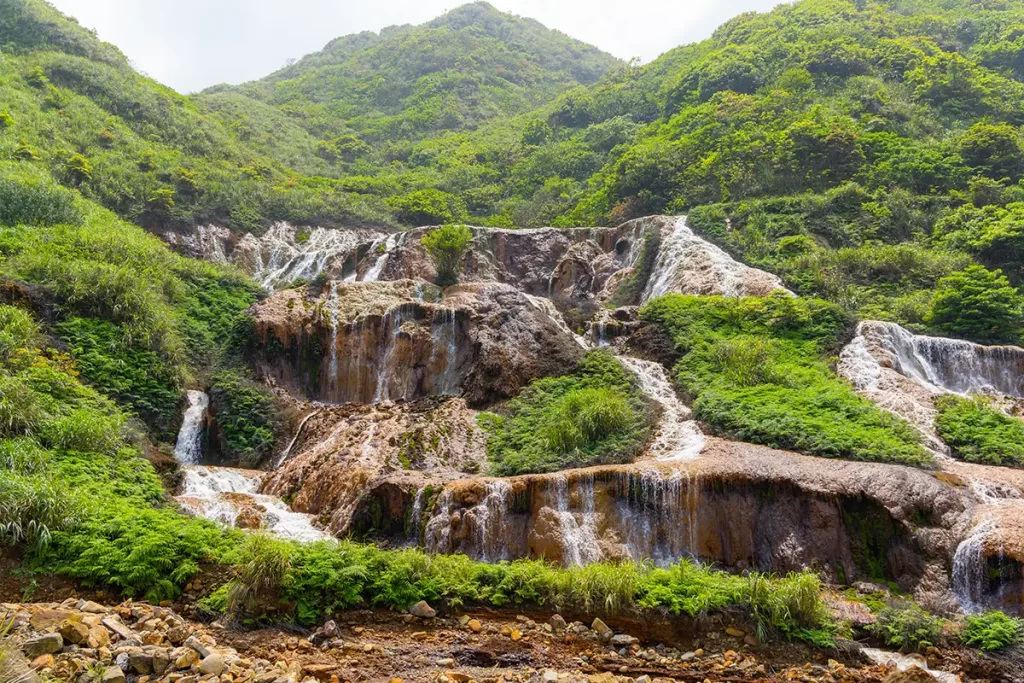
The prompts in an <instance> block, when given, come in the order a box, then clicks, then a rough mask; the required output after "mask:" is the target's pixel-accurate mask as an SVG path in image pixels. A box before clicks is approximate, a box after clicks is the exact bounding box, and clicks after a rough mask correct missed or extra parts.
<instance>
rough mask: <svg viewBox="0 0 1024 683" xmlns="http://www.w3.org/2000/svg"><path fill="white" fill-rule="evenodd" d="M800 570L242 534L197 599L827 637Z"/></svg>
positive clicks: (314, 618) (316, 613) (252, 606)
mask: <svg viewBox="0 0 1024 683" xmlns="http://www.w3.org/2000/svg"><path fill="white" fill-rule="evenodd" d="M821 590H822V585H821V582H820V580H819V579H818V577H817V576H815V575H814V574H813V573H810V572H804V573H800V574H789V575H786V576H782V577H778V576H770V575H766V574H760V573H757V572H753V573H751V574H749V575H747V576H734V575H731V574H727V573H724V572H718V571H714V570H712V569H710V568H708V567H705V566H701V565H698V564H694V563H692V562H689V561H686V560H684V561H682V562H680V563H678V564H676V565H673V566H672V567H669V568H663V569H657V568H654V567H651V566H649V565H644V564H636V563H632V562H627V563H623V564H618V565H610V564H592V565H589V566H586V567H570V568H559V567H554V566H552V565H550V564H546V563H544V562H542V561H537V560H517V561H515V562H503V563H500V564H484V563H481V562H474V561H473V560H471V559H469V558H468V557H466V556H464V555H427V554H425V553H423V552H422V551H419V550H399V551H394V550H391V551H389V550H381V549H379V548H377V547H376V546H372V545H360V544H356V543H351V542H345V541H342V542H334V541H331V542H321V543H307V544H302V545H299V544H292V543H288V542H285V541H280V540H275V539H273V538H270V537H268V536H264V535H262V534H256V535H250V536H249V537H247V538H246V540H245V542H244V543H243V544H242V546H241V548H240V550H239V553H238V557H237V571H236V576H235V578H234V579H232V581H231V582H229V583H228V584H226V585H225V586H224V587H223V588H222V589H221V590H220V591H218V592H217V593H216V594H214V595H213V596H211V597H210V598H209V599H208V600H207V601H206V606H207V607H209V608H213V609H216V610H218V611H222V610H225V609H228V610H234V611H235V612H236V613H237V614H240V615H247V614H248V615H250V616H256V615H258V614H259V610H260V608H264V609H265V608H266V607H267V606H268V605H271V604H275V603H276V602H278V601H280V602H283V603H285V604H289V605H292V606H293V609H294V610H295V615H296V617H297V619H298V621H299V623H302V624H315V623H318V622H319V621H321V620H323V619H325V618H327V617H329V616H331V615H332V614H335V613H337V612H339V611H341V610H345V609H351V608H353V607H357V606H360V605H374V606H382V607H396V608H398V609H405V608H408V607H409V606H410V605H412V604H414V603H415V602H417V601H419V600H427V601H428V602H430V603H431V604H434V605H438V604H443V605H447V606H450V607H453V608H459V607H462V606H471V605H489V606H493V607H504V606H507V605H517V606H519V605H542V606H548V607H552V608H554V609H560V608H566V607H572V608H575V609H582V610H585V611H588V612H594V613H601V614H621V613H628V612H633V611H636V610H639V609H664V610H667V611H668V612H670V613H672V614H676V615H680V614H683V615H686V616H689V617H697V616H702V615H705V614H708V613H713V612H718V611H722V610H725V609H729V608H739V609H741V610H743V611H744V612H745V613H746V614H747V615H748V616H749V617H750V619H751V621H752V622H753V623H754V624H755V625H756V626H757V628H758V630H759V631H760V632H761V634H762V635H764V636H765V637H766V638H768V637H777V636H778V635H780V634H781V635H784V636H787V637H792V638H805V639H807V638H819V639H821V638H823V639H826V640H828V639H830V638H831V635H830V634H831V631H832V626H831V624H830V623H829V621H828V612H827V610H826V608H825V603H824V601H823V600H822V597H821Z"/></svg>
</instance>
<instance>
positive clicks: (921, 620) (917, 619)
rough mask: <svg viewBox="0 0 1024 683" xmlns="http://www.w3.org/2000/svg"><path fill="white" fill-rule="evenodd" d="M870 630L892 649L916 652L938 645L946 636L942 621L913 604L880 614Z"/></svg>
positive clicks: (890, 609) (903, 605) (887, 609)
mask: <svg viewBox="0 0 1024 683" xmlns="http://www.w3.org/2000/svg"><path fill="white" fill-rule="evenodd" d="M870 630H871V633H872V634H873V635H874V636H875V637H876V638H878V639H879V640H881V641H882V642H883V643H885V644H886V645H888V646H889V647H895V648H897V649H899V650H900V651H902V652H913V651H915V650H924V649H925V648H927V647H929V646H931V645H935V644H936V643H937V642H938V640H939V637H940V636H941V635H942V619H940V618H939V617H933V616H931V615H930V614H928V613H927V612H925V611H924V610H923V609H921V608H920V607H918V606H917V605H915V604H913V603H906V604H901V605H890V606H887V607H885V608H884V609H882V610H881V611H880V612H879V613H878V614H877V615H876V621H875V623H874V624H872V625H871V627H870Z"/></svg>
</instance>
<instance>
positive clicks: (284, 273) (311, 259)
mask: <svg viewBox="0 0 1024 683" xmlns="http://www.w3.org/2000/svg"><path fill="white" fill-rule="evenodd" d="M362 238H363V236H362V235H360V233H358V232H353V231H349V230H331V229H326V228H314V229H313V230H311V231H310V232H309V233H307V234H306V235H305V239H300V238H299V232H298V231H297V230H296V228H294V227H293V226H291V225H288V224H287V223H278V224H276V225H274V226H272V227H271V228H270V229H269V230H267V232H266V233H265V234H264V235H263V236H262V237H260V238H258V240H257V241H258V246H257V248H258V250H259V251H260V253H261V254H265V262H264V259H263V258H261V259H260V260H259V262H258V263H257V271H256V273H255V274H254V277H255V278H256V280H257V281H259V282H260V283H261V284H262V285H263V287H264V288H266V289H273V288H274V287H277V286H279V285H286V284H288V283H290V282H293V281H295V280H299V279H306V280H312V279H313V278H315V277H316V276H318V275H320V274H321V273H324V272H327V271H328V270H333V271H334V273H333V274H334V275H335V276H337V277H341V276H342V270H344V266H345V263H346V262H349V261H354V260H355V258H356V254H357V253H358V249H359V244H360V242H361V240H362ZM363 243H364V244H365V242H363ZM354 265H355V264H354V263H353V264H352V266H353V268H354Z"/></svg>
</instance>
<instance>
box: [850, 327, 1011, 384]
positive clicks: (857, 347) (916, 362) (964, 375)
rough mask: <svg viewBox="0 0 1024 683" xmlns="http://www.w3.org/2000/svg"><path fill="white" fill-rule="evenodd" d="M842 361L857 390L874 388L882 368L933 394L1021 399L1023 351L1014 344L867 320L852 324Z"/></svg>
mask: <svg viewBox="0 0 1024 683" xmlns="http://www.w3.org/2000/svg"><path fill="white" fill-rule="evenodd" d="M880 356H881V357H880ZM841 362H843V366H844V367H845V368H847V370H846V371H845V372H844V375H846V376H847V378H848V379H849V380H850V381H851V382H853V383H854V385H855V386H856V387H857V388H858V389H864V390H872V389H877V388H878V382H879V378H880V376H881V372H882V370H881V369H882V368H883V367H886V368H892V369H893V370H895V371H896V372H898V373H899V374H901V375H903V376H904V377H906V378H908V379H910V380H913V381H914V382H916V383H917V384H919V385H921V386H922V387H924V388H926V389H928V390H929V391H932V392H934V393H945V392H949V393H954V394H976V393H988V392H993V391H994V392H998V393H1002V394H1007V395H1009V396H1016V397H1018V398H1024V349H1022V348H1018V347H1016V346H981V345H979V344H974V343H971V342H968V341H963V340H960V339H946V338H942V337H927V336H923V335H916V334H913V333H911V332H910V331H908V330H906V329H904V328H902V327H900V326H899V325H897V324H895V323H887V322H878V321H873V320H867V321H864V322H862V323H861V324H860V325H859V326H858V327H857V336H856V337H855V338H854V340H853V341H852V342H851V343H850V344H849V345H848V346H847V347H846V348H845V349H844V350H843V353H842V357H841Z"/></svg>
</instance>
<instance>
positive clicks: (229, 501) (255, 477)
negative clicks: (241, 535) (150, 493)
mask: <svg viewBox="0 0 1024 683" xmlns="http://www.w3.org/2000/svg"><path fill="white" fill-rule="evenodd" d="M261 475H262V472H255V471H251V470H236V469H230V468H226V467H188V468H186V469H185V481H184V483H183V486H182V493H181V495H179V496H177V497H176V498H175V500H176V501H177V502H178V504H179V505H181V506H182V507H183V508H184V509H185V510H186V511H187V512H189V513H191V514H193V515H195V516H197V517H205V518H207V519H212V520H215V521H218V522H220V523H222V524H225V525H227V526H231V527H239V528H243V529H258V528H265V529H267V530H268V531H270V532H271V533H273V534H275V535H277V536H281V537H282V538H290V539H294V540H297V541H318V540H321V539H324V538H327V535H326V534H325V533H324V532H322V531H320V530H319V529H317V528H316V527H314V526H313V523H312V520H311V519H310V517H309V516H308V515H304V514H300V513H297V512H293V511H292V510H291V509H289V507H288V506H287V505H286V504H285V503H284V502H283V501H282V500H281V499H280V498H276V497H274V496H267V495H261V494H258V493H257V492H256V491H257V486H258V483H259V478H260V476H261Z"/></svg>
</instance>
